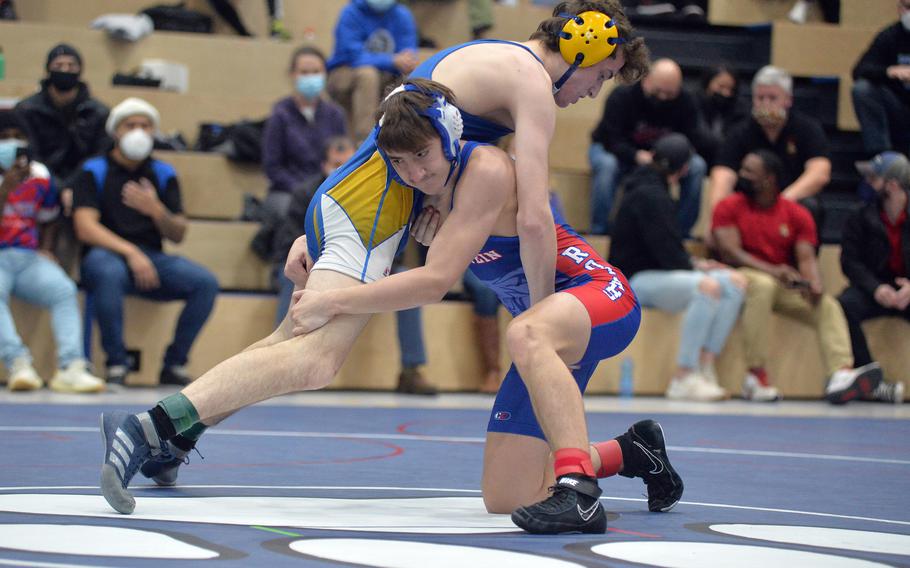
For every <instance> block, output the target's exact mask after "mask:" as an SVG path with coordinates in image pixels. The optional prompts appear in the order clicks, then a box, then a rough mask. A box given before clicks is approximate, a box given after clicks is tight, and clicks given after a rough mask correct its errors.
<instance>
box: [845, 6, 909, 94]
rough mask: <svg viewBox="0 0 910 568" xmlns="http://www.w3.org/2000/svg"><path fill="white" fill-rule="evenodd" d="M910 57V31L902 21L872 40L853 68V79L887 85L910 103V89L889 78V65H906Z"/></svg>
mask: <svg viewBox="0 0 910 568" xmlns="http://www.w3.org/2000/svg"><path fill="white" fill-rule="evenodd" d="M908 58H910V32H908V31H907V30H905V29H904V26H903V25H902V24H901V23H900V22H896V23H894V24H891V25H890V26H888V27H887V28H885V29H883V30H882V31H880V32H879V33H878V35H876V36H875V39H874V40H872V45H870V46H869V49H867V50H866V52H865V53H863V55H862V57H860V59H859V61H858V62H857V64H856V66H855V67H854V68H853V79H854V80H856V79H866V80H867V81H869V82H871V83H875V84H877V85H887V86H888V87H889V88H890V89H891V90H892V91H894V93H895V94H896V95H897V96H898V97H899V98H900V99H901V100H902V101H904V104H906V105H910V89H908V88H907V87H906V86H905V85H904V83H902V82H901V81H898V80H896V79H889V78H888V75H887V69H888V67H890V66H892V65H906V64H907V60H908Z"/></svg>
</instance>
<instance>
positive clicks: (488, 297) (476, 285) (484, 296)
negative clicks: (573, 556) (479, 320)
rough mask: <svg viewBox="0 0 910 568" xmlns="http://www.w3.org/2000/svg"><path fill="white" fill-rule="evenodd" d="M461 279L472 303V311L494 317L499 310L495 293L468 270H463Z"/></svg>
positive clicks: (483, 315)
mask: <svg viewBox="0 0 910 568" xmlns="http://www.w3.org/2000/svg"><path fill="white" fill-rule="evenodd" d="M463 281H464V287H465V289H466V290H467V291H468V294H470V295H471V301H472V302H473V303H474V313H475V314H477V315H479V316H482V317H487V318H492V317H496V314H497V310H499V298H497V297H496V293H495V292H493V290H490V288H489V287H488V286H487V285H486V284H484V283H483V282H482V281H481V280H480V278H478V277H477V276H475V275H474V273H473V272H471V271H470V270H465V271H464V278H463Z"/></svg>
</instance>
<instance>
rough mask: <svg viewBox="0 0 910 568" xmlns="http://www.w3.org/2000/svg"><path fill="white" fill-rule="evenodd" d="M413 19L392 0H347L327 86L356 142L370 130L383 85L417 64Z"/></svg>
mask: <svg viewBox="0 0 910 568" xmlns="http://www.w3.org/2000/svg"><path fill="white" fill-rule="evenodd" d="M417 63H418V61H417V23H416V22H415V21H414V16H413V15H412V14H411V11H410V10H409V9H408V8H407V7H405V6H403V5H401V4H399V3H398V2H397V1H396V0H351V2H350V4H348V5H347V6H345V7H344V9H342V11H341V14H340V15H339V16H338V23H337V24H336V25H335V51H334V53H332V57H330V58H329V61H328V65H327V66H328V70H329V81H328V89H329V94H331V95H332V98H333V99H335V100H336V101H338V102H339V103H341V106H343V107H344V109H345V110H346V111H347V113H348V116H349V117H350V119H351V134H352V135H353V137H354V139H355V141H357V142H359V141H361V140H363V139H364V138H366V137H367V136H368V135H369V134H370V131H372V130H373V127H374V126H375V125H376V124H375V122H376V121H375V117H374V116H373V115H374V113H375V112H376V109H377V108H379V100H380V97H381V96H382V92H383V91H384V90H385V87H386V86H387V85H389V84H391V83H392V82H394V81H396V80H397V79H399V78H400V77H402V76H404V75H407V74H408V73H410V72H411V71H413V70H414V68H415V67H417Z"/></svg>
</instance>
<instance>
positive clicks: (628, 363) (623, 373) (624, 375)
mask: <svg viewBox="0 0 910 568" xmlns="http://www.w3.org/2000/svg"><path fill="white" fill-rule="evenodd" d="M634 381H635V363H634V362H633V361H632V358H631V357H626V358H625V359H623V360H622V365H620V366H619V398H632V394H633V393H634V391H635V386H634V384H633V383H634Z"/></svg>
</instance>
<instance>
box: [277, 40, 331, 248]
mask: <svg viewBox="0 0 910 568" xmlns="http://www.w3.org/2000/svg"><path fill="white" fill-rule="evenodd" d="M289 74H290V77H291V81H292V82H293V85H294V93H293V94H292V95H291V96H289V97H285V98H283V99H281V100H280V101H278V102H277V103H275V106H274V107H273V108H272V116H271V117H269V120H268V122H267V123H266V126H265V131H264V132H263V135H262V165H263V169H264V170H265V174H266V175H267V176H268V178H269V181H270V182H271V185H270V186H269V194H268V196H267V197H266V200H265V209H266V211H267V213H266V214H267V215H271V216H274V217H276V218H281V217H283V216H284V214H285V212H286V211H287V208H288V204H289V203H290V200H291V192H293V191H294V190H295V188H297V187H298V186H299V185H301V184H304V183H307V180H308V179H309V178H312V177H314V176H317V177H318V176H319V175H320V174H321V173H322V171H321V166H320V163H321V162H322V158H323V155H324V154H325V142H326V140H328V139H329V138H331V137H333V136H344V135H345V134H346V130H347V127H346V125H345V117H344V111H343V110H342V109H341V107H339V106H338V105H336V104H335V103H333V102H331V101H328V100H326V99H325V97H324V96H323V94H322V93H323V90H324V89H325V57H324V56H323V55H322V52H320V51H319V50H318V49H316V48H315V47H309V46H303V47H300V48H298V49H297V50H296V51H295V52H294V54H293V55H292V56H291V62H290V66H289ZM296 236H299V234H298V235H296ZM281 260H282V262H283V261H284V258H282V259H281Z"/></svg>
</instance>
